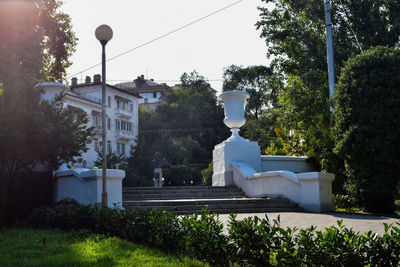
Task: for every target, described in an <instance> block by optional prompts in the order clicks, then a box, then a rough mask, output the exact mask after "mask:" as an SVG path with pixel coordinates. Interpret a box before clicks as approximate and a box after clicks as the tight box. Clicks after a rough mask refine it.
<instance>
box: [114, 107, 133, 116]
mask: <svg viewBox="0 0 400 267" xmlns="http://www.w3.org/2000/svg"><path fill="white" fill-rule="evenodd" d="M115 115H116V116H120V117H124V118H131V117H132V115H133V114H132V112H130V111H129V110H126V109H122V108H115Z"/></svg>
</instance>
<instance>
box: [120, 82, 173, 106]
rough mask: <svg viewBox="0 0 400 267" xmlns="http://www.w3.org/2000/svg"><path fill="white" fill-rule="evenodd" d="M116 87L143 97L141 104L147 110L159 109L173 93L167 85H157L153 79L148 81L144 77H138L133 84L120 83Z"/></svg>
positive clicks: (140, 100)
mask: <svg viewBox="0 0 400 267" xmlns="http://www.w3.org/2000/svg"><path fill="white" fill-rule="evenodd" d="M115 86H116V87H118V88H121V89H123V90H126V91H129V92H132V93H135V94H137V95H139V96H141V99H139V104H140V105H141V106H142V107H144V108H146V109H155V108H157V107H158V106H159V105H160V103H161V102H163V101H166V99H167V96H168V95H169V94H170V93H172V92H173V89H172V88H171V87H169V86H168V85H167V84H166V83H156V82H155V81H154V80H153V79H150V80H147V79H145V78H144V75H141V76H138V77H137V78H136V79H135V80H133V82H124V83H119V84H116V85H115Z"/></svg>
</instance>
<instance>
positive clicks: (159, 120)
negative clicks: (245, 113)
mask: <svg viewBox="0 0 400 267" xmlns="http://www.w3.org/2000/svg"><path fill="white" fill-rule="evenodd" d="M223 118H224V112H223V108H222V106H220V105H219V104H218V102H217V98H216V95H215V90H214V89H212V88H211V86H210V84H209V83H208V82H207V80H206V79H205V78H204V77H203V76H201V75H200V74H198V73H197V72H195V71H194V72H192V73H190V74H187V73H184V74H183V75H182V76H181V85H180V88H178V89H176V90H175V91H174V92H173V93H172V94H170V95H169V96H168V99H167V101H166V102H164V103H161V104H160V106H159V107H158V108H157V109H156V110H155V111H148V110H140V112H139V120H140V121H141V123H140V125H139V127H140V128H139V136H138V139H137V140H136V147H135V149H134V152H133V153H132V156H131V157H130V158H129V159H128V166H127V179H125V180H126V182H125V183H130V184H141V185H145V184H147V182H146V181H150V182H151V178H152V177H153V167H152V164H151V160H152V159H154V155H155V152H156V151H159V152H160V153H161V155H162V156H163V157H165V158H166V159H167V161H168V162H169V163H170V164H172V165H174V166H170V167H169V169H168V171H167V172H166V173H165V175H166V179H167V180H168V181H174V182H173V183H174V184H179V183H178V182H177V181H175V180H173V179H172V177H167V176H168V175H176V174H177V173H179V175H181V176H180V177H183V176H184V173H185V172H187V175H188V176H190V177H196V179H194V178H193V179H192V180H193V181H199V182H200V180H201V179H200V177H201V175H200V170H201V169H203V168H206V167H207V165H208V163H209V162H210V160H211V152H212V150H213V149H214V146H215V145H216V144H218V143H220V142H221V141H222V140H224V139H226V138H227V137H228V135H229V132H228V128H227V127H225V126H224V124H223ZM194 173H197V174H198V175H197V176H196V175H194ZM147 177H149V178H147ZM129 181H131V182H129ZM139 181H140V182H139ZM151 183H152V182H151Z"/></svg>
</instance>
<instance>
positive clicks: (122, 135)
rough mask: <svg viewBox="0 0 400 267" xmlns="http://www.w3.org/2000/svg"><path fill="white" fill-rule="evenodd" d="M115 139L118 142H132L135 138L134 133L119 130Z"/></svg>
mask: <svg viewBox="0 0 400 267" xmlns="http://www.w3.org/2000/svg"><path fill="white" fill-rule="evenodd" d="M115 138H116V139H118V140H126V141H130V140H131V139H132V138H133V134H132V132H128V131H122V130H119V131H117V132H116V133H115Z"/></svg>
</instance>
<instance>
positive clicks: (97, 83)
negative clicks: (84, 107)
mask: <svg viewBox="0 0 400 267" xmlns="http://www.w3.org/2000/svg"><path fill="white" fill-rule="evenodd" d="M93 85H101V82H91V83H81V84H77V85H72V86H71V90H73V89H79V88H83V87H87V86H93ZM106 86H107V87H110V88H112V89H115V90H118V91H120V92H124V93H126V94H129V95H132V96H134V97H137V98H142V97H141V96H140V95H138V94H137V93H135V92H132V91H129V90H126V89H123V88H119V87H116V86H114V85H111V84H106Z"/></svg>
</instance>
